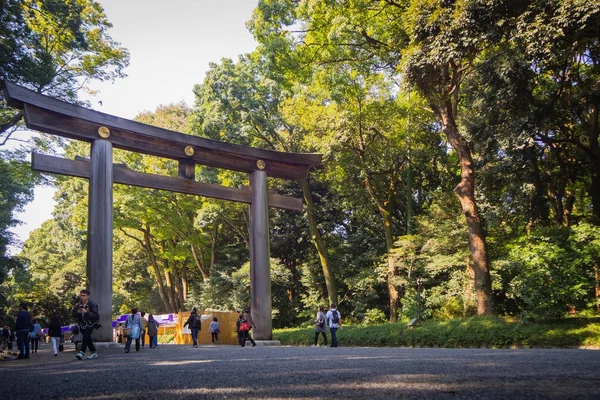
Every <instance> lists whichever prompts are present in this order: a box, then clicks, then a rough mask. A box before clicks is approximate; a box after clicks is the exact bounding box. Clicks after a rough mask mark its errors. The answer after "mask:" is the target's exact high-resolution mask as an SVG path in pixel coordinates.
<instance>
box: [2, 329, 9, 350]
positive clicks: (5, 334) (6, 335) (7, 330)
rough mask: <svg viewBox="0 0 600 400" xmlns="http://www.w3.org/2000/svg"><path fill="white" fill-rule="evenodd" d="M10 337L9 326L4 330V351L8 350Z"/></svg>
mask: <svg viewBox="0 0 600 400" xmlns="http://www.w3.org/2000/svg"><path fill="white" fill-rule="evenodd" d="M9 337H10V329H9V328H8V325H5V326H4V329H2V350H8V338H9Z"/></svg>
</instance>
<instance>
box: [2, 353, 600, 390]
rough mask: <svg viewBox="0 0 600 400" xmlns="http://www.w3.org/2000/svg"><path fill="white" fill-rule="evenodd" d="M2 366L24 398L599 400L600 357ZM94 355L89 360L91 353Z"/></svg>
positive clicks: (131, 357)
mask: <svg viewBox="0 0 600 400" xmlns="http://www.w3.org/2000/svg"><path fill="white" fill-rule="evenodd" d="M99 355H100V357H99V358H97V359H95V360H86V359H84V360H82V361H78V360H76V359H75V351H74V349H72V347H71V346H68V348H67V349H66V350H65V351H64V352H62V353H59V356H57V357H54V356H53V355H52V350H51V348H50V345H48V344H41V349H40V350H39V351H38V353H37V354H32V355H31V358H30V359H29V360H12V361H0V397H2V398H5V399H10V400H16V399H36V400H37V399H81V398H93V399H161V400H167V399H173V398H175V399H187V398H190V399H191V398H194V399H253V398H260V399H282V398H291V399H332V398H334V399H369V400H375V399H397V398H407V399H429V398H431V399H507V398H510V399H511V400H512V399H595V400H597V399H600V351H596V350H569V349H517V350H510V349H503V350H492V349H409V348H359V347H349V348H345V347H339V348H336V349H333V348H325V347H317V348H315V347H287V346H278V347H268V346H260V345H259V346H257V347H254V348H252V347H245V348H240V347H237V346H200V347H198V348H196V349H194V348H191V347H190V346H177V345H161V346H159V347H158V348H156V349H148V348H146V349H143V350H142V351H141V352H139V353H136V352H135V351H133V352H132V353H129V354H125V353H124V350H123V348H122V347H115V348H105V349H100V350H99ZM86 356H87V354H86Z"/></svg>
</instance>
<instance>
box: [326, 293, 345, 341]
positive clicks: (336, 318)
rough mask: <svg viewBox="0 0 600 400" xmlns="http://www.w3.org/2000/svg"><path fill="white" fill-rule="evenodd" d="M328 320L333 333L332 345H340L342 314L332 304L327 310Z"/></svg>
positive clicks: (330, 330) (330, 331)
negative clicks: (338, 338)
mask: <svg viewBox="0 0 600 400" xmlns="http://www.w3.org/2000/svg"><path fill="white" fill-rule="evenodd" d="M327 320H328V321H329V333H331V347H338V340H337V330H338V328H339V329H342V315H341V314H340V312H339V311H338V310H336V308H335V304H332V305H331V307H330V310H329V311H327Z"/></svg>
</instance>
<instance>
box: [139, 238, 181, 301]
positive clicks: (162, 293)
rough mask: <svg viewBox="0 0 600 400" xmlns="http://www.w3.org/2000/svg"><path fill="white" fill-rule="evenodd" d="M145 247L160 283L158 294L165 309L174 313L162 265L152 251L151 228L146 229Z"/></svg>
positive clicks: (158, 283) (157, 280) (157, 281)
mask: <svg viewBox="0 0 600 400" xmlns="http://www.w3.org/2000/svg"><path fill="white" fill-rule="evenodd" d="M143 232H144V243H143V245H144V248H145V249H146V253H147V254H148V258H149V259H150V263H151V264H152V269H154V277H155V279H156V283H157V285H158V294H159V295H160V299H161V300H162V302H163V305H164V306H165V310H166V311H167V312H168V313H172V312H175V310H173V309H172V308H171V303H170V302H169V298H168V295H167V292H166V290H165V284H164V281H163V279H162V276H161V273H160V267H159V266H158V262H157V261H156V257H154V253H153V251H152V244H151V243H152V242H151V238H150V231H149V229H147V230H144V231H143Z"/></svg>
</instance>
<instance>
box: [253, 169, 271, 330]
mask: <svg viewBox="0 0 600 400" xmlns="http://www.w3.org/2000/svg"><path fill="white" fill-rule="evenodd" d="M250 188H251V189H252V202H251V203H250V303H251V312H252V319H253V320H254V323H255V324H256V329H254V331H253V334H252V336H253V337H254V339H256V340H272V339H273V321H272V320H271V273H270V270H271V265H270V251H269V213H268V209H269V204H268V201H267V174H266V173H265V172H264V171H253V172H252V173H251V174H250Z"/></svg>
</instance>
